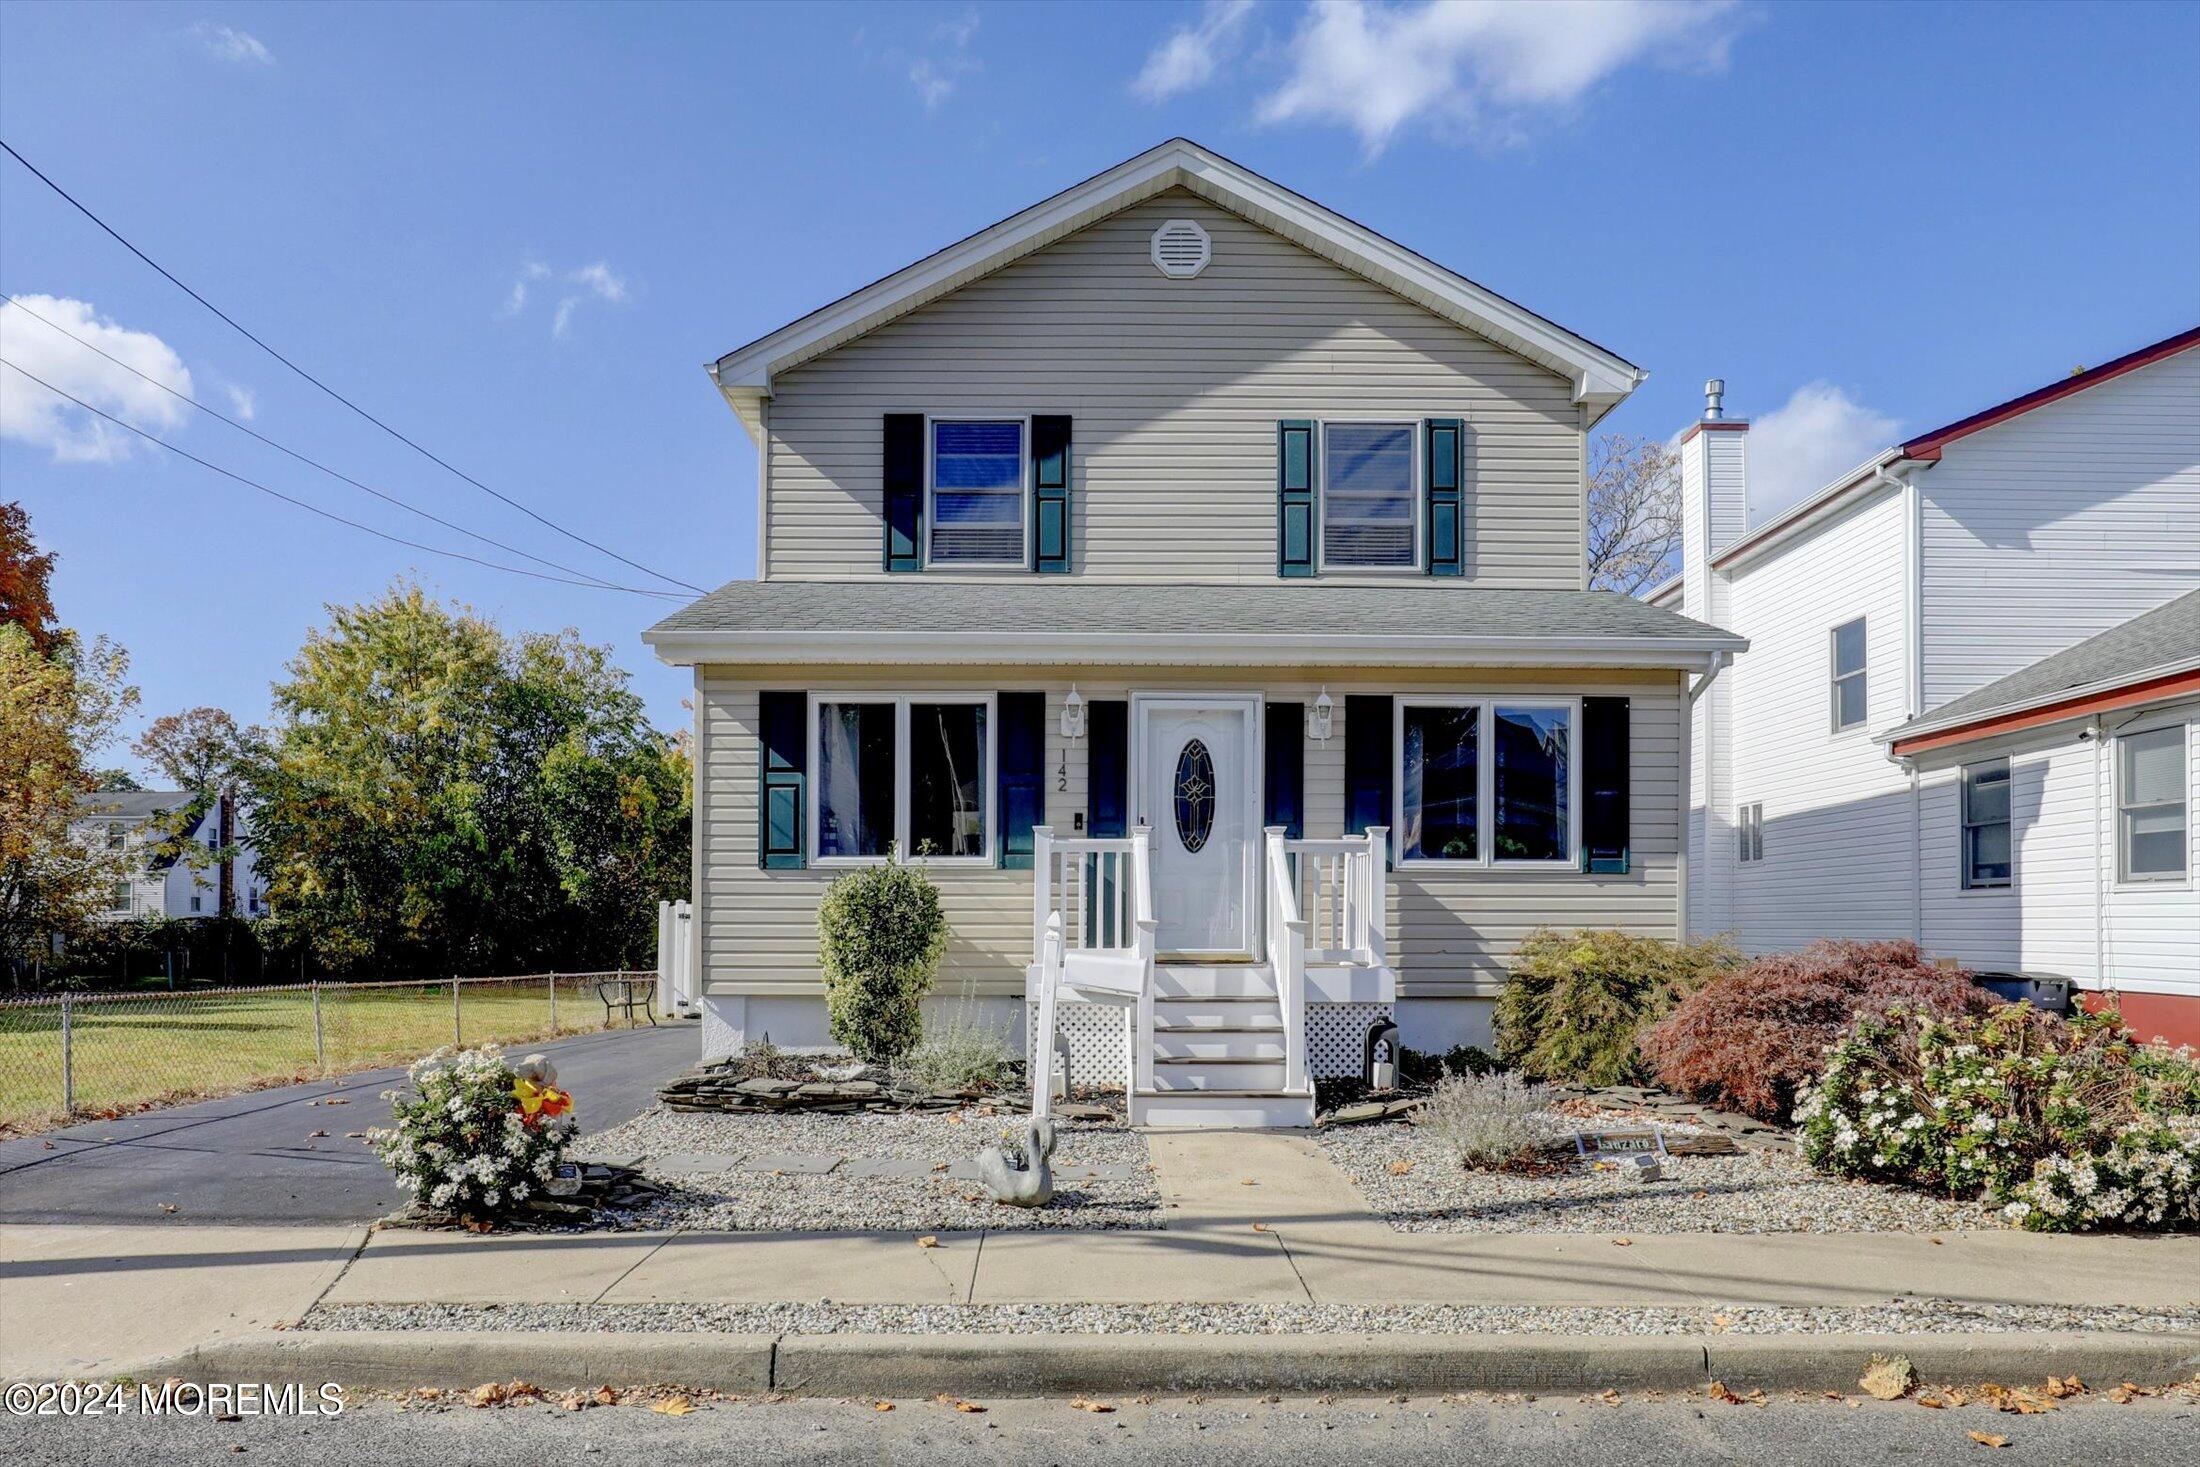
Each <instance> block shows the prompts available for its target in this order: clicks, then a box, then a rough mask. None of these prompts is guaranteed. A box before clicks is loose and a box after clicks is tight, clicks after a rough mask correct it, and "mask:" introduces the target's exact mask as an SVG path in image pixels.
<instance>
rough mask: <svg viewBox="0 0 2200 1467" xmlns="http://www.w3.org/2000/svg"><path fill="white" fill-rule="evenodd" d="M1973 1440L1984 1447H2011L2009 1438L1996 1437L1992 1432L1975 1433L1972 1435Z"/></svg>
mask: <svg viewBox="0 0 2200 1467" xmlns="http://www.w3.org/2000/svg"><path fill="white" fill-rule="evenodd" d="M1971 1440H1972V1441H1975V1442H1977V1443H1978V1444H1979V1445H1980V1446H1982V1447H2006V1446H2008V1445H2009V1438H2007V1437H2005V1436H1995V1435H1994V1434H1993V1433H1992V1432H1990V1431H1974V1432H1972V1433H1971Z"/></svg>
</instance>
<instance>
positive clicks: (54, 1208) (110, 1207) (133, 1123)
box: [0, 1022, 700, 1225]
mask: <svg viewBox="0 0 2200 1467" xmlns="http://www.w3.org/2000/svg"><path fill="white" fill-rule="evenodd" d="M699 1042H700V1041H699V1039H698V1036H697V1033H696V1026H695V1025H694V1024H693V1023H692V1022H689V1023H672V1022H667V1023H665V1024H663V1025H661V1026H660V1027H658V1028H654V1029H653V1028H649V1027H647V1026H646V1025H645V1026H644V1027H642V1028H640V1029H620V1030H613V1031H610V1032H608V1033H602V1034H583V1035H577V1036H575V1037H573V1038H571V1039H561V1040H558V1041H556V1042H555V1043H551V1044H544V1045H540V1046H536V1048H539V1050H540V1051H541V1052H542V1053H545V1054H548V1055H551V1056H552V1057H553V1058H554V1059H555V1061H556V1063H557V1067H558V1084H559V1086H560V1087H561V1088H563V1089H567V1090H570V1091H572V1092H573V1096H574V1106H575V1110H576V1113H577V1114H578V1115H579V1116H580V1122H581V1129H582V1130H583V1132H587V1131H597V1130H603V1129H605V1128H606V1127H610V1126H615V1125H617V1124H619V1123H620V1122H621V1121H625V1120H630V1119H632V1118H633V1117H634V1116H636V1115H639V1114H640V1113H641V1112H642V1111H643V1110H645V1109H647V1108H648V1106H649V1105H650V1103H651V1101H652V1100H653V1099H654V1098H655V1094H656V1090H657V1087H658V1086H659V1085H662V1084H663V1083H664V1082H665V1081H666V1080H668V1079H670V1078H671V1077H672V1076H673V1075H675V1074H677V1073H679V1071H680V1070H682V1069H684V1068H685V1067H686V1066H688V1065H690V1064H692V1063H694V1061H695V1058H696V1055H697V1053H698V1044H699ZM530 1052H532V1051H530ZM404 1075H405V1072H404V1070H403V1069H402V1068H398V1069H385V1070H367V1071H361V1072H360V1073H358V1074H355V1075H345V1076H342V1077H341V1078H338V1079H334V1080H324V1081H315V1082H313V1083H310V1084H305V1085H288V1086H284V1087H282V1088H281V1089H276V1090H256V1091H252V1092H250V1093H248V1094H243V1095H232V1096H228V1097H226V1098H224V1099H221V1100H209V1101H203V1102H200V1103H199V1104H197V1105H184V1106H177V1107H175V1108H173V1109H170V1110H157V1111H147V1112H144V1113H143V1114H140V1115H134V1116H125V1117H122V1118H120V1119H117V1120H112V1121H96V1122H92V1123H90V1124H87V1125H80V1126H71V1127H68V1128H67V1129H65V1130H59V1131H48V1132H46V1133H44V1134H43V1135H38V1136H27V1137H20V1138H17V1139H14V1140H9V1141H0V1223H70V1222H81V1223H159V1222H170V1223H176V1224H180V1225H189V1224H192V1223H224V1222H227V1223H255V1224H259V1223H332V1222H361V1223H363V1222H371V1221H373V1220H374V1219H375V1218H377V1217H381V1216H383V1215H384V1214H386V1213H388V1212H389V1211H390V1210H391V1209H392V1208H393V1207H395V1206H396V1204H397V1200H398V1199H397V1194H396V1191H395V1189H394V1188H393V1187H392V1185H391V1182H390V1179H389V1173H388V1172H387V1171H385V1170H384V1169H383V1167H382V1165H381V1163H379V1162H377V1161H376V1160H375V1159H374V1156H373V1154H372V1153H370V1152H369V1151H368V1150H367V1149H366V1147H365V1146H364V1145H363V1144H362V1143H361V1142H360V1141H359V1139H358V1138H356V1137H354V1136H351V1135H349V1134H348V1133H350V1132H354V1131H364V1130H366V1129H368V1128H369V1127H370V1126H377V1125H383V1124H386V1123H387V1122H388V1120H389V1105H388V1103H387V1102H386V1101H384V1100H383V1099H382V1092H383V1091H385V1090H388V1089H390V1088H391V1087H392V1086H394V1085H396V1084H398V1083H399V1082H401V1081H402V1080H403V1079H404ZM163 1204H167V1207H165V1208H164V1206H163ZM167 1208H173V1209H174V1210H173V1211H169V1210H167Z"/></svg>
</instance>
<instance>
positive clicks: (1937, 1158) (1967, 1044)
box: [1795, 1004, 2200, 1232]
mask: <svg viewBox="0 0 2200 1467" xmlns="http://www.w3.org/2000/svg"><path fill="white" fill-rule="evenodd" d="M1795 1118H1796V1123H1797V1125H1798V1126H1799V1127H1800V1128H1801V1132H1802V1144H1803V1155H1804V1157H1805V1158H1806V1159H1807V1160H1809V1162H1810V1163H1811V1164H1812V1165H1813V1166H1815V1167H1817V1168H1819V1169H1820V1170H1822V1171H1828V1172H1833V1173H1835V1174H1837V1175H1841V1176H1849V1177H1863V1178H1868V1179H1870V1180H1873V1181H1883V1182H1896V1183H1901V1184H1904V1185H1908V1186H1914V1187H1922V1188H1928V1189H1931V1190H1933V1191H1938V1192H1947V1193H1950V1194H1953V1195H1955V1196H1959V1197H1984V1198H1986V1199H1987V1200H1989V1201H1991V1202H1995V1203H2000V1204H2002V1215H2003V1216H2004V1217H2005V1218H2007V1219H2008V1220H2009V1221H2010V1222H2013V1223H2015V1224H2017V1225H2018V1226H2020V1227H2025V1228H2031V1229H2034V1230H2037V1231H2044V1232H2083V1231H2088V1230H2091V1229H2095V1228H2106V1227H2156V1228H2159V1227H2179V1226H2189V1225H2191V1224H2192V1223H2194V1222H2200V1065H2196V1064H2195V1063H2194V1062H2193V1058H2192V1054H2191V1051H2189V1050H2178V1051H2173V1050H2169V1049H2166V1048H2163V1047H2160V1046H2155V1045H2142V1044H2137V1043H2134V1042H2133V1041H2132V1039H2131V1037H2130V1035H2129V1034H2127V1033H2126V1032H2125V1031H2124V1028H2123V1023H2122V1020H2121V1019H2120V1018H2118V1017H2117V1016H2116V1015H2115V1014H2113V1013H2107V1014H2100V1015H2092V1014H2079V1015H2076V1016H2074V1017H2072V1018H2071V1019H2069V1020H2067V1021H2066V1020H2063V1019H2060V1018H2057V1017H2056V1016H2054V1015H2052V1014H2048V1013H2043V1012H2042V1011H2040V1010H2038V1009H2035V1008H2033V1007H2031V1006H2030V1005H2027V1004H2003V1005H1999V1006H1997V1007H1996V1008H1994V1009H1993V1010H1991V1011H1990V1012H1988V1013H1986V1014H1983V1015H1979V1014H1964V1015H1959V1016H1956V1017H1953V1018H1934V1017H1932V1016H1930V1015H1926V1014H1913V1013H1894V1014H1889V1015H1887V1016H1884V1017H1881V1016H1866V1017H1865V1018H1863V1019H1861V1020H1859V1021H1858V1022H1857V1025H1856V1027H1855V1028H1854V1030H1852V1031H1851V1032H1850V1033H1849V1035H1848V1036H1847V1037H1846V1038H1844V1039H1842V1040H1841V1042H1840V1043H1838V1044H1836V1045H1835V1046H1834V1047H1833V1049H1832V1051H1831V1052H1830V1053H1829V1054H1828V1056H1827V1059H1826V1070H1825V1075H1824V1078H1823V1079H1822V1080H1821V1081H1820V1082H1819V1083H1818V1084H1817V1085H1816V1086H1815V1087H1812V1088H1810V1089H1808V1090H1806V1091H1804V1093H1803V1095H1802V1097H1801V1098H1800V1099H1799V1100H1798V1101H1797V1103H1796V1107H1795Z"/></svg>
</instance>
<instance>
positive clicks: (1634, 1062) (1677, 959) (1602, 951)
mask: <svg viewBox="0 0 2200 1467" xmlns="http://www.w3.org/2000/svg"><path fill="white" fill-rule="evenodd" d="M1740 961H1741V954H1740V953H1739V952H1737V951H1736V950H1735V948H1734V946H1733V944H1732V943H1730V942H1728V941H1727V940H1726V939H1724V938H1713V939H1711V940H1709V941H1706V942H1691V943H1674V942H1667V941H1665V940H1664V939H1662V938H1656V937H1637V936H1633V935H1631V934H1629V933H1625V932H1600V931H1594V930H1591V929H1588V928H1584V929H1582V930H1581V931H1578V932H1559V931H1556V930H1554V929H1552V928H1549V927H1539V928H1537V929H1536V930H1535V931H1533V932H1531V933H1529V934H1528V935H1527V937H1526V938H1524V939H1522V941H1521V943H1520V947H1519V949H1518V950H1517V951H1516V952H1515V953H1514V954H1513V960H1512V969H1511V972H1510V974H1509V976H1508V978H1507V980H1506V983H1505V989H1504V992H1503V993H1501V994H1499V995H1498V999H1497V1053H1498V1058H1499V1059H1501V1060H1503V1061H1504V1063H1505V1064H1507V1065H1508V1066H1511V1067H1513V1068H1515V1069H1518V1070H1520V1071H1521V1072H1523V1073H1524V1074H1526V1075H1527V1076H1528V1077H1529V1078H1530V1079H1535V1080H1548V1081H1557V1082H1562V1083H1571V1084H1580V1085H1620V1084H1627V1083H1629V1082H1632V1081H1637V1080H1640V1079H1642V1078H1643V1076H1644V1073H1645V1072H1644V1069H1643V1066H1642V1062H1641V1060H1640V1059H1639V1058H1638V1057H1637V1056H1636V1053H1635V1036H1636V1035H1637V1034H1639V1033H1640V1032H1641V1031H1642V1029H1643V1026H1644V1025H1646V1024H1650V1023H1653V1022H1655V1021H1656V1020H1657V1019H1659V1018H1661V1017H1663V1016H1664V1015H1665V1014H1666V1013H1668V1012H1669V1011H1671V1009H1672V1008H1673V1006H1674V1005H1675V1004H1677V1003H1679V1002H1680V1001H1681V999H1682V998H1684V997H1685V996H1686V995H1688V994H1689V993H1691V992H1693V991H1695V990H1696V989H1697V988H1698V987H1700V986H1701V985H1702V984H1704V983H1705V982H1706V981H1708V980H1709V979H1711V978H1712V977H1714V976H1715V975H1717V974H1719V973H1723V972H1725V971H1726V970H1727V969H1729V968H1731V967H1733V966H1734V965H1735V964H1736V963H1739V962H1740Z"/></svg>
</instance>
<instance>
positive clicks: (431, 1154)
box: [367, 1047, 574, 1218]
mask: <svg viewBox="0 0 2200 1467" xmlns="http://www.w3.org/2000/svg"><path fill="white" fill-rule="evenodd" d="M407 1078H409V1079H410V1080H411V1081H412V1086H413V1093H412V1094H409V1095H408V1094H407V1093H405V1092H404V1091H400V1090H391V1091H388V1092H385V1094H384V1097H383V1098H384V1099H386V1100H389V1101H390V1102H391V1111H392V1115H393V1121H394V1123H393V1124H392V1125H391V1126H389V1127H388V1128H386V1129H381V1130H374V1131H369V1132H368V1133H367V1140H368V1142H369V1144H370V1145H372V1146H373V1147H374V1150H375V1154H376V1155H378V1156H380V1157H381V1158H382V1161H383V1164H384V1165H386V1166H388V1167H389V1169H390V1171H391V1173H392V1174H393V1175H394V1176H395V1177H396V1178H397V1185H398V1189H399V1190H400V1191H403V1192H405V1193H407V1194H409V1195H410V1196H411V1197H412V1199H413V1200H414V1201H415V1202H418V1203H420V1204H421V1205H422V1206H425V1207H431V1208H434V1209H436V1210H437V1211H439V1212H450V1213H456V1214H458V1215H459V1216H461V1217H467V1218H489V1217H494V1216H495V1215H497V1214H498V1213H501V1212H506V1211H509V1210H510V1209H511V1208H513V1207H516V1206H518V1205H519V1204H520V1203H522V1202H525V1201H526V1200H527V1199H528V1198H529V1197H531V1196H534V1195H536V1194H537V1193H539V1192H541V1191H542V1190H543V1186H544V1184H545V1183H546V1182H548V1181H549V1180H550V1176H551V1174H552V1173H553V1172H554V1171H555V1170H556V1168H557V1165H558V1163H559V1162H560V1161H561V1160H563V1159H564V1156H565V1148H566V1145H567V1143H569V1142H570V1141H571V1140H572V1138H573V1130H574V1120H573V1110H572V1098H571V1097H570V1096H568V1095H566V1094H565V1093H564V1092H563V1091H561V1090H559V1089H557V1087H556V1083H555V1082H556V1080H557V1072H556V1071H555V1070H554V1069H552V1068H551V1066H550V1063H549V1061H547V1060H545V1059H543V1058H542V1057H541V1056H540V1055H530V1056H528V1057H527V1059H525V1060H523V1061H521V1062H520V1063H519V1064H518V1065H514V1064H512V1063H510V1062H509V1061H507V1060H506V1059H505V1058H504V1056H503V1054H502V1053H501V1052H500V1051H498V1050H497V1049H495V1048H493V1047H484V1048H481V1049H467V1050H452V1049H448V1048H445V1049H439V1050H437V1051H436V1052H435V1053H434V1054H431V1055H429V1056H428V1057H427V1058H426V1059H423V1060H421V1061H419V1062H418V1063H417V1064H415V1065H414V1066H413V1067H412V1069H411V1070H410V1071H409V1072H408V1075H407Z"/></svg>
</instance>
